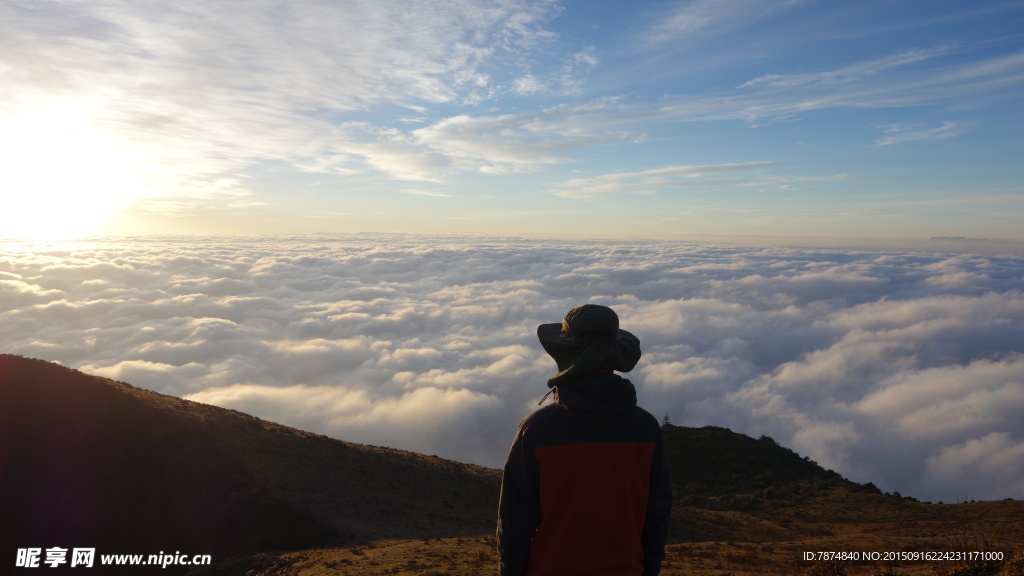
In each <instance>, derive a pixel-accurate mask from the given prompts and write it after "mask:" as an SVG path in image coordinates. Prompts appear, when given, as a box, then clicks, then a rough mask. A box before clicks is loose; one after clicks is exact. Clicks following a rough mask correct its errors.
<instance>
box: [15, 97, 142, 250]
mask: <svg viewBox="0 0 1024 576" xmlns="http://www.w3.org/2000/svg"><path fill="white" fill-rule="evenodd" d="M0 158H3V159H4V169H3V170H2V171H0V194H2V198H3V205H2V207H0V238H25V239H40V240H47V239H68V238H75V237H82V236H88V235H93V234H102V233H103V230H102V229H101V225H102V221H103V219H104V217H105V216H107V215H109V214H110V213H112V212H115V211H117V210H119V209H121V208H123V207H125V206H126V205H127V204H128V202H129V201H130V200H131V199H132V198H133V197H137V196H138V195H139V194H140V193H141V192H142V190H143V185H142V181H141V180H142V179H141V178H140V173H141V168H142V166H143V162H142V160H143V159H142V156H141V154H139V153H136V152H134V151H133V150H131V149H130V148H129V147H128V146H125V145H123V144H119V143H118V142H117V141H116V140H115V139H114V138H113V137H111V136H109V135H107V134H104V133H102V132H101V131H99V130H97V129H96V128H93V127H91V126H88V125H86V124H84V123H82V122H80V121H76V118H75V117H74V116H73V115H69V114H60V113H52V112H48V113H45V114H44V113H38V112H37V113H28V114H21V115H18V116H6V117H0Z"/></svg>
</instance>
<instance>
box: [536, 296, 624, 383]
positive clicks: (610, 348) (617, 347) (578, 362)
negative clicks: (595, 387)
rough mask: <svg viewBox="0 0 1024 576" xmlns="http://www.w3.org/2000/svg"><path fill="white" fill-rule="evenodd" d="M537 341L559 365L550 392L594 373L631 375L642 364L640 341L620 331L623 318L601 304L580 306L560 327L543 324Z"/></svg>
mask: <svg viewBox="0 0 1024 576" xmlns="http://www.w3.org/2000/svg"><path fill="white" fill-rule="evenodd" d="M537 338H538V339H540V344H541V346H543V347H544V350H545V351H546V352H547V353H548V354H549V355H550V356H551V357H552V358H554V360H555V363H556V364H558V374H556V375H555V376H554V377H552V378H550V379H549V380H548V387H549V388H550V387H552V386H556V385H557V384H559V383H561V382H564V381H566V380H569V379H570V378H573V377H575V376H578V375H579V374H582V373H584V372H590V371H592V370H601V369H606V370H615V371H618V372H629V371H630V370H632V369H633V367H634V366H636V363H637V362H639V361H640V339H639V338H637V337H636V336H634V335H632V334H630V333H629V332H627V331H625V330H622V329H621V328H619V316H618V315H617V314H616V313H615V311H614V310H612V309H611V308H609V307H607V306H601V305H600V304H584V305H582V306H577V307H575V308H573V309H572V310H570V311H569V312H568V313H567V314H566V315H565V318H564V319H563V320H562V322H561V323H560V324H541V325H540V326H538V327H537Z"/></svg>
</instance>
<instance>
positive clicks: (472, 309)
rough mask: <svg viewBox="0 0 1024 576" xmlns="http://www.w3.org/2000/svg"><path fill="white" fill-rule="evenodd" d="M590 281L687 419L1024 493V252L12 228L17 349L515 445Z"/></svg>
mask: <svg viewBox="0 0 1024 576" xmlns="http://www.w3.org/2000/svg"><path fill="white" fill-rule="evenodd" d="M586 302H594V303H600V304H605V305H609V306H612V307H613V308H614V309H615V310H616V311H617V312H618V313H619V316H620V318H621V324H622V327H623V328H626V329H627V330H630V331H631V332H633V333H634V334H636V335H637V336H639V338H640V340H641V344H642V347H643V353H644V354H643V358H642V359H641V361H640V364H639V365H638V366H637V368H636V369H634V370H633V372H631V373H630V374H629V375H628V377H629V378H630V379H631V380H632V381H633V382H634V383H635V384H636V385H637V389H638V396H639V402H640V404H641V405H642V406H644V407H646V408H647V409H648V410H649V411H650V412H652V413H653V414H654V415H655V416H657V417H658V418H662V417H663V416H665V415H668V416H669V417H670V418H671V421H672V423H673V424H678V425H686V426H703V425H709V424H711V425H717V426H725V427H729V428H731V429H733V430H734V431H737V432H743V433H746V434H749V435H752V436H755V437H756V436H760V435H762V434H763V435H768V436H771V437H773V438H774V439H775V440H776V441H778V442H779V443H780V444H782V445H784V446H787V447H790V448H792V449H794V450H796V451H797V452H798V453H800V454H801V455H806V456H808V457H810V458H812V459H813V460H815V461H817V462H818V463H820V464H821V465H823V466H825V467H827V468H831V469H834V470H836V471H838V472H839V473H841V474H843V475H844V476H846V477H848V478H850V479H851V480H855V481H857V482H868V481H870V482H874V483H875V484H876V485H878V486H879V487H880V488H881V489H882V490H885V491H890V492H892V491H899V492H901V493H902V494H903V495H912V496H915V497H918V498H920V499H923V500H931V501H945V502H955V501H958V500H959V501H963V500H967V499H998V498H1005V497H1015V498H1021V497H1024V419H1022V418H1021V417H1020V414H1022V413H1024V257H1021V256H1016V255H1004V256H1000V255H971V254H952V253H947V254H941V253H930V252H924V251H919V252H910V251H895V250H872V251H854V252H851V251H848V250H837V249H811V248H763V247H761V248H759V247H738V246H731V245H725V244H709V243H695V242H694V243H682V242H675V243H669V242H631V243H624V242H614V241H594V240H586V241H584V240H578V241H573V240H543V239H530V238H527V239H523V238H504V239H499V238H481V237H461V238H459V237H416V236H382V235H355V236H341V235H339V236H308V237H297V238H289V237H272V238H237V237H223V238H168V237H160V238H128V239H116V240H115V239H111V240H109V241H88V242H86V241H81V242H73V243H63V244H39V243H29V242H9V243H0V352H5V353H13V354H20V355H24V356H29V357H36V358H43V359H46V360H51V361H57V362H61V363H63V364H65V365H68V366H71V367H74V368H78V369H80V370H83V371H85V372H89V373H92V374H98V375H102V376H106V377H109V378H114V379H117V380H122V381H125V382H128V383H130V384H133V385H135V386H139V387H143V388H149V389H152V390H156V391H158V392H162V393H165V394H172V395H176V396H182V397H186V398H189V399H192V400H197V401H200V402H207V403H211V404H216V405H218V406H224V407H228V408H233V409H236V410H240V411H243V412H247V413H251V414H254V415H257V416H260V417H262V418H265V419H269V420H274V421H277V422H281V423H285V424H288V425H291V426H295V427H297V428H301V429H304V430H309V431H313V432H317V433H323V434H327V435H330V436H333V437H336V438H341V439H343V440H348V441H353V442H361V443H367V444H374V445H385V446H392V447H397V448H403V449H409V450H415V451H418V452H423V453H426V454H437V455H440V456H443V457H447V458H452V459H455V460H461V461H466V462H474V463H478V464H483V465H486V466H492V467H500V466H501V465H502V464H503V463H504V458H505V454H506V453H507V449H508V446H509V444H510V442H511V440H512V436H513V435H514V433H515V429H516V425H517V424H518V422H519V420H520V419H522V418H523V416H525V415H526V414H528V413H529V412H530V411H532V410H533V409H535V408H536V407H537V402H538V401H539V400H540V398H541V396H542V395H543V394H544V393H545V392H546V391H547V387H546V384H545V383H546V380H547V378H548V377H550V376H552V375H553V374H554V371H555V364H554V362H553V361H552V360H551V359H550V358H549V357H548V356H546V355H545V354H544V352H543V350H542V349H541V348H540V346H539V345H538V343H537V341H536V334H535V333H536V327H537V325H538V324H541V323H546V322H558V321H560V319H561V317H562V316H563V315H564V314H565V312H566V311H568V310H569V309H570V308H572V307H574V306H576V305H578V304H581V303H586Z"/></svg>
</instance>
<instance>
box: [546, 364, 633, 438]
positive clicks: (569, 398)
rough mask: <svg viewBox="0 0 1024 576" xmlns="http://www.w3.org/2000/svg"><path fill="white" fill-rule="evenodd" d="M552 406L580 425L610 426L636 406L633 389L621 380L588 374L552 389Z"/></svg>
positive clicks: (626, 381) (623, 379) (620, 378)
mask: <svg viewBox="0 0 1024 576" xmlns="http://www.w3.org/2000/svg"><path fill="white" fill-rule="evenodd" d="M554 399H555V405H556V406H558V407H559V408H560V409H561V410H563V411H565V412H566V413H567V414H568V415H569V417H570V418H572V419H573V420H575V421H577V422H580V423H582V424H590V425H595V426H599V425H606V424H613V423H615V422H617V421H619V420H621V419H622V418H624V417H625V416H626V415H628V414H629V413H630V412H632V410H633V409H634V408H635V407H636V387H635V386H633V383H632V382H630V381H629V380H626V379H625V378H623V377H621V376H619V375H617V374H613V373H610V372H609V373H604V372H589V373H587V374H582V375H580V376H578V377H576V378H573V379H572V380H569V381H566V382H562V383H560V384H558V385H557V386H555V389H554Z"/></svg>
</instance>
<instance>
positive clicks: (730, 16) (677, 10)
mask: <svg viewBox="0 0 1024 576" xmlns="http://www.w3.org/2000/svg"><path fill="white" fill-rule="evenodd" d="M806 3H807V0H789V1H786V2H761V1H759V0H695V1H693V2H680V3H678V4H677V5H675V6H674V7H672V8H671V9H670V10H668V11H666V12H665V13H663V14H661V15H660V16H659V21H658V23H657V24H655V25H654V26H653V27H652V29H651V30H649V31H647V32H646V33H645V34H644V39H645V40H646V41H647V42H650V43H663V42H667V41H670V40H674V39H678V38H680V37H686V36H690V35H694V34H698V33H705V34H706V33H721V32H723V31H725V30H730V29H732V28H736V27H739V26H742V25H745V24H748V23H750V22H752V21H755V20H758V19H760V18H763V17H765V16H767V15H769V14H772V13H774V12H776V11H778V10H782V9H785V8H788V7H791V6H796V5H800V4H806Z"/></svg>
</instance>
